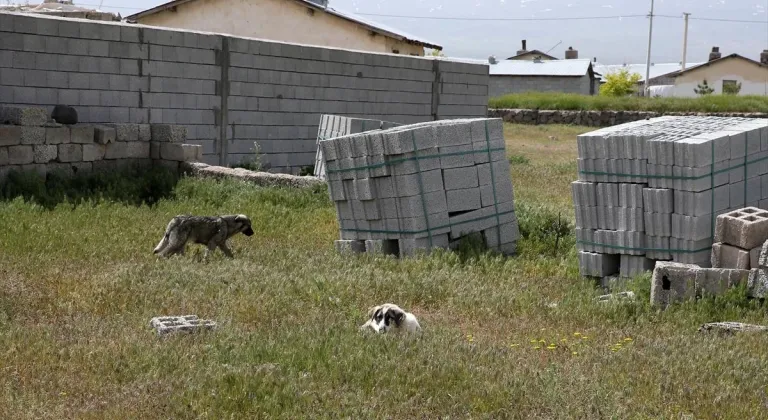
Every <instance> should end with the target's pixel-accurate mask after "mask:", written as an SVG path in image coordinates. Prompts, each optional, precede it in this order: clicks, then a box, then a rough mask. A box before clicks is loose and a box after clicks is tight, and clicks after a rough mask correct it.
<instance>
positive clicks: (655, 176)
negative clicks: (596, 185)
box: [579, 145, 768, 181]
mask: <svg viewBox="0 0 768 420" xmlns="http://www.w3.org/2000/svg"><path fill="white" fill-rule="evenodd" d="M712 148H714V145H713V146H712ZM764 160H768V156H766V157H762V158H759V159H755V160H750V161H746V157H745V163H739V164H737V165H734V166H729V167H727V168H724V169H718V170H717V171H716V170H715V162H714V155H713V158H712V164H711V170H710V171H711V172H710V173H708V174H704V175H701V176H674V175H643V174H624V173H615V172H601V171H579V173H580V174H584V175H610V176H620V177H633V178H649V179H682V180H693V181H695V180H697V179H702V178H706V177H710V176H714V175H717V174H721V173H723V172H728V171H730V170H733V169H738V168H741V167H743V166H746V165H751V164H753V163H758V162H762V161H764Z"/></svg>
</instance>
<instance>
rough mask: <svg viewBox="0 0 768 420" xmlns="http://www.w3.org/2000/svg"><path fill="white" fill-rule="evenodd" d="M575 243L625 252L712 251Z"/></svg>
mask: <svg viewBox="0 0 768 420" xmlns="http://www.w3.org/2000/svg"><path fill="white" fill-rule="evenodd" d="M576 243H579V244H582V245H592V246H599V247H603V248H612V249H623V250H627V251H650V252H668V253H670V254H695V253H697V252H704V251H707V250H710V249H712V247H707V248H702V249H694V250H690V249H667V248H633V247H631V246H620V245H605V244H599V243H596V242H589V241H576Z"/></svg>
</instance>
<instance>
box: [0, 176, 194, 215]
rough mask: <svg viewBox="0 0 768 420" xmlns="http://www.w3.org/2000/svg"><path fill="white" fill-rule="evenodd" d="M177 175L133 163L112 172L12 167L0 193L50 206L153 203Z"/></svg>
mask: <svg viewBox="0 0 768 420" xmlns="http://www.w3.org/2000/svg"><path fill="white" fill-rule="evenodd" d="M178 180H179V175H178V174H177V173H176V172H175V171H172V170H170V169H168V168H164V167H153V168H150V169H146V168H143V167H139V166H132V167H128V168H125V169H122V170H118V171H112V172H93V173H82V172H81V173H78V174H76V175H74V176H66V175H62V174H60V173H56V172H52V173H49V174H48V175H47V176H42V175H40V174H38V173H37V172H30V171H11V172H9V173H8V176H7V177H6V178H5V180H3V182H2V183H1V184H0V197H2V199H3V200H7V201H10V200H13V199H15V198H17V197H22V198H24V200H25V201H28V202H34V203H37V204H39V205H41V206H43V207H45V208H47V209H52V208H54V207H56V205H58V204H60V203H65V202H66V203H71V204H73V205H78V204H81V203H83V202H85V201H93V200H95V201H101V200H106V201H119V202H123V203H127V204H132V205H142V204H146V205H150V206H152V205H154V204H156V203H157V202H158V201H159V200H160V199H162V198H166V197H169V196H171V195H172V192H173V189H174V187H175V186H176V184H177V182H178Z"/></svg>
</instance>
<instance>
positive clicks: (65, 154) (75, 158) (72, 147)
mask: <svg viewBox="0 0 768 420" xmlns="http://www.w3.org/2000/svg"><path fill="white" fill-rule="evenodd" d="M58 147H59V162H81V161H82V160H83V146H82V145H80V144H71V143H70V144H60V145H58Z"/></svg>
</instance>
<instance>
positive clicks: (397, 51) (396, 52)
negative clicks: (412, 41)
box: [392, 50, 400, 54]
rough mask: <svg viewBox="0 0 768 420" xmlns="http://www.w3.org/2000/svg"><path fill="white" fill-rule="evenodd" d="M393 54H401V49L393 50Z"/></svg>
mask: <svg viewBox="0 0 768 420" xmlns="http://www.w3.org/2000/svg"><path fill="white" fill-rule="evenodd" d="M392 53H393V54H400V50H392Z"/></svg>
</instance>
